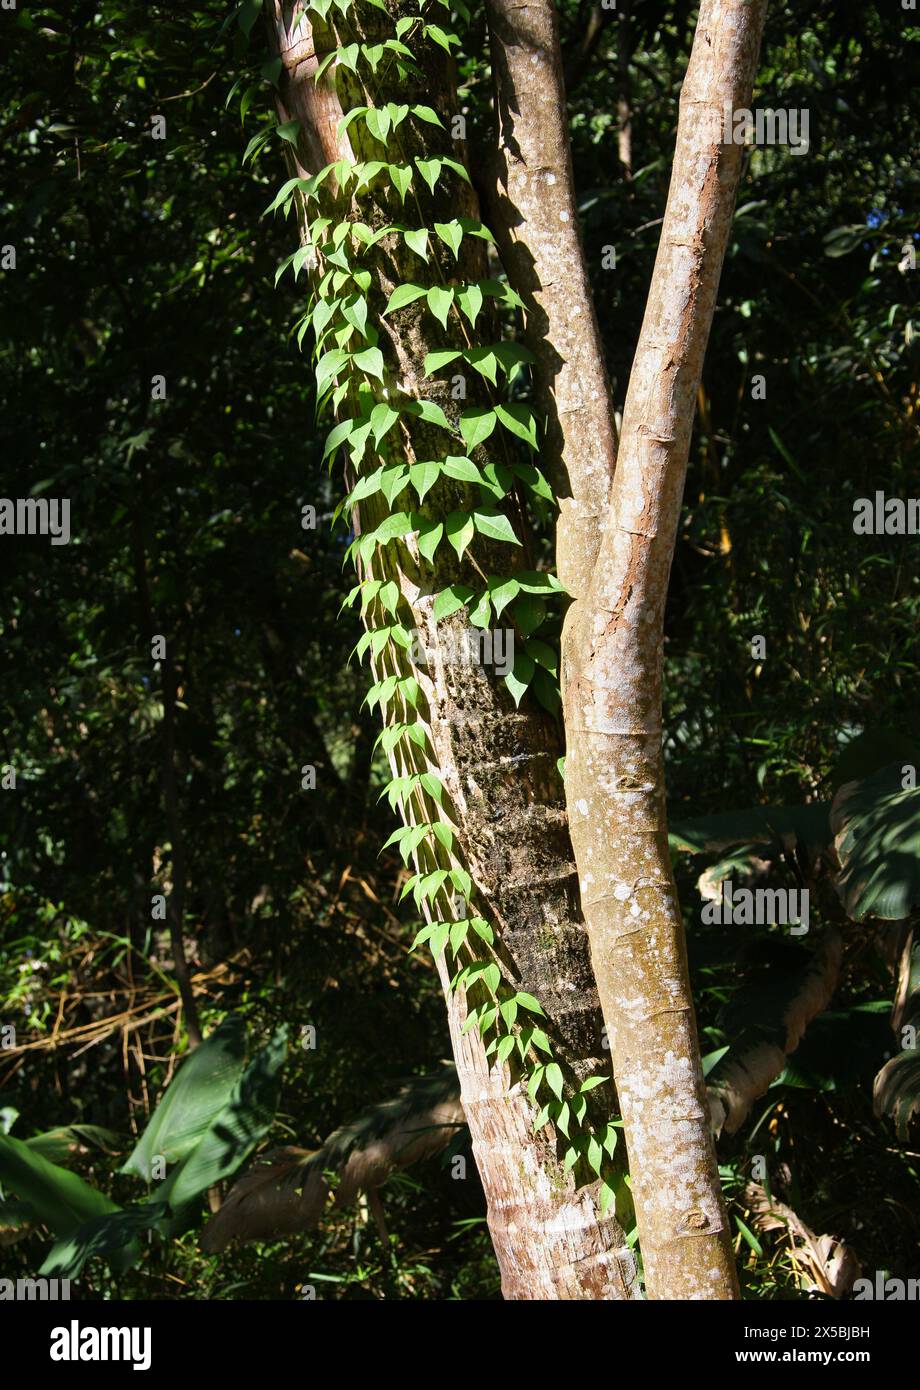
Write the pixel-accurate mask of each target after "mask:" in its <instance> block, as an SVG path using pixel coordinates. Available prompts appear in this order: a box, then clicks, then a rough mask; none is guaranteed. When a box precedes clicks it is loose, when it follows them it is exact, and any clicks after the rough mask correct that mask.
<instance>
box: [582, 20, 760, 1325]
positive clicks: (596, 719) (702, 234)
mask: <svg viewBox="0 0 920 1390" xmlns="http://www.w3.org/2000/svg"><path fill="white" fill-rule="evenodd" d="M765 9H766V0H703V3H702V5H701V8H700V15H699V20H698V23H697V30H696V36H695V39H694V44H693V51H692V54H691V58H690V63H689V66H688V69H687V75H686V78H685V80H684V85H683V90H682V92H681V98H680V120H679V125H678V132H677V148H676V153H675V157H674V168H673V173H672V178H671V187H670V192H669V195H668V203H667V209H666V212H665V218H664V225H663V227H662V233H661V242H660V245H659V248H658V256H657V259H656V262H655V269H654V272H653V277H652V285H651V290H650V294H649V299H648V304H647V307H646V312H645V318H644V321H643V325H642V331H641V335H640V339H639V345H638V348H637V351H636V357H635V360H634V363H633V367H632V372H631V375H630V381H629V388H628V391H627V398H626V405H625V408H624V413H623V423H622V429H621V432H620V443H619V451H618V455H617V465H616V473H615V476H614V482H613V487H612V490H611V494H610V506H609V514H608V518H607V521H606V524H605V528H604V533H603V537H602V540H601V544H600V548H599V552H598V557H597V561H596V564H595V567H594V575H593V580H592V584H591V588H590V592H589V594H588V595H587V596H586V597H585V598H579V599H577V600H576V602H575V604H574V605H573V607H572V609H571V610H570V613H569V615H568V620H567V624H566V630H565V633H564V638H563V682H564V700H565V722H566V735H567V759H566V778H565V781H566V799H567V802H568V807H569V826H570V833H571V837H572V843H573V845H574V849H575V858H576V863H577V865H578V873H579V882H580V889H581V901H582V907H583V910H584V914H585V920H586V922H587V925H588V932H589V936H590V939H591V956H592V961H593V965H594V973H595V977H596V980H597V986H598V991H599V994H600V999H601V1006H602V1008H603V1011H604V1017H605V1019H606V1022H607V1027H608V1030H609V1034H610V1041H611V1052H612V1060H613V1069H614V1075H615V1078H616V1084H617V1091H618V1094H619V1098H620V1107H621V1112H622V1116H623V1122H624V1132H625V1137H626V1144H627V1149H628V1153H629V1163H630V1172H631V1175H632V1189H633V1195H634V1198H635V1202H636V1218H637V1222H638V1226H639V1238H640V1244H641V1248H642V1252H643V1259H644V1265H645V1277H646V1285H647V1289H648V1293H649V1296H650V1297H652V1298H697V1299H711V1298H732V1297H735V1296H737V1278H736V1273H735V1267H734V1261H733V1258H732V1248H731V1239H730V1234H729V1230H728V1227H727V1218H726V1213H725V1208H724V1204H723V1201H722V1193H721V1188H720V1183H719V1175H718V1168H717V1165H716V1159H715V1153H714V1148H713V1142H712V1138H711V1133H710V1123H709V1107H708V1104H707V1100H706V1095H705V1090H704V1086H703V1077H702V1071H701V1067H700V1055H699V1045H698V1040H697V1034H696V1024H695V1019H694V1011H693V1001H692V997H691V994H690V987H689V980H688V973H687V959H686V944H685V941H684V932H683V924H682V920H681V912H680V905H679V903H678V900H677V893H676V888H675V885H674V879H673V875H672V871H671V861H670V855H669V851H668V839H667V820H666V810H665V787H664V766H663V758H662V730H661V679H662V647H663V622H664V609H665V598H666V593H667V586H668V577H669V572H670V566H671V559H672V555H673V551H674V545H675V539H676V535H677V526H678V520H679V516H680V507H681V498H682V494H683V487H684V477H685V472H686V464H687V456H688V452H689V446H690V435H691V429H692V424H693V415H694V408H695V400H696V394H697V388H698V386H699V382H700V377H701V373H702V365H703V357H704V354H705V350H706V343H707V340H708V336H709V330H710V327H711V324H712V317H713V311H714V308H715V301H716V293H717V289H718V283H719V277H720V274H721V269H722V263H723V259H724V255H725V249H726V245H727V240H728V235H729V229H730V225H731V219H732V213H733V210H734V204H735V195H736V190H737V183H738V178H739V172H740V169H741V160H742V149H741V148H740V147H738V146H737V145H734V144H731V145H726V144H723V113H724V106H725V103H726V102H730V103H731V104H732V106H733V107H748V106H749V105H750V101H751V94H752V88H753V81H754V77H755V75H756V71H757V61H758V54H759V49H760V40H761V34H762V29H763V21H764V14H765ZM562 524H563V525H565V518H563V523H562Z"/></svg>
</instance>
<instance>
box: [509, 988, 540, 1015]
mask: <svg viewBox="0 0 920 1390" xmlns="http://www.w3.org/2000/svg"><path fill="white" fill-rule="evenodd" d="M514 997H515V999H516V1000H517V1002H518V1003H519V1004H520V1006H521V1008H522V1009H528V1010H529V1011H530V1012H531V1013H532V1014H542V1013H543V1006H542V1005H541V1003H540V1001H539V999H535V998H534V997H533V995H532V994H525V993H524V992H523V991H522V990H518V992H517V994H516V995H515V996H514Z"/></svg>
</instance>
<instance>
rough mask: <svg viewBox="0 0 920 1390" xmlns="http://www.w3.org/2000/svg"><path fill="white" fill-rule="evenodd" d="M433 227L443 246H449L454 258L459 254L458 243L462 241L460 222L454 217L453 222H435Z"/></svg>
mask: <svg viewBox="0 0 920 1390" xmlns="http://www.w3.org/2000/svg"><path fill="white" fill-rule="evenodd" d="M434 229H435V231H436V232H437V234H438V236H439V237H440V238H441V240H442V241H443V242H444V244H445V246H449V247H450V249H451V251H452V252H453V253H454V259H456V258H457V257H458V256H459V255H460V244H461V242H462V241H463V228H462V227H461V226H460V223H459V222H458V221H456V219H455V220H454V221H453V222H436V223H435V224H434Z"/></svg>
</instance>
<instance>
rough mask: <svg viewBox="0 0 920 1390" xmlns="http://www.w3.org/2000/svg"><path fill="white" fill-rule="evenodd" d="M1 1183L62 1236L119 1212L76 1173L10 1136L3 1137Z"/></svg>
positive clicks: (0, 1143) (0, 1140)
mask: <svg viewBox="0 0 920 1390" xmlns="http://www.w3.org/2000/svg"><path fill="white" fill-rule="evenodd" d="M0 1184H2V1185H3V1187H4V1188H5V1189H7V1190H8V1191H9V1192H14V1193H15V1194H16V1196H17V1197H19V1198H20V1199H21V1200H22V1201H24V1202H27V1203H28V1205H29V1206H30V1207H31V1208H32V1210H33V1212H34V1213H35V1216H36V1219H37V1220H38V1221H40V1222H41V1224H42V1225H43V1226H47V1227H48V1228H49V1229H50V1230H52V1231H53V1232H54V1233H55V1235H58V1236H66V1235H70V1234H71V1232H72V1231H75V1230H76V1229H77V1228H78V1227H79V1226H81V1225H82V1224H83V1222H84V1221H88V1220H89V1219H90V1218H91V1217H94V1216H102V1215H104V1214H105V1213H107V1212H113V1211H118V1210H119V1207H118V1205H117V1203H116V1202H113V1201H111V1199H110V1198H108V1197H106V1195H105V1194H104V1193H102V1192H97V1191H96V1189H95V1188H94V1187H90V1185H89V1183H87V1182H84V1181H83V1179H82V1178H81V1177H79V1176H78V1175H77V1174H76V1173H71V1172H70V1171H69V1170H68V1169H67V1168H61V1167H59V1166H58V1165H57V1164H56V1163H51V1162H49V1161H48V1159H47V1158H44V1157H43V1156H42V1155H41V1154H40V1153H37V1152H36V1151H35V1150H34V1149H31V1148H29V1146H28V1144H25V1143H23V1142H22V1141H21V1140H19V1139H14V1138H13V1137H12V1135H9V1134H0Z"/></svg>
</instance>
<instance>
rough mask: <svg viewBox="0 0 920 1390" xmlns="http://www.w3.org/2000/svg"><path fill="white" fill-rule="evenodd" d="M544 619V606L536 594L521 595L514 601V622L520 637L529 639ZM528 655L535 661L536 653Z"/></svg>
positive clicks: (542, 663)
mask: <svg viewBox="0 0 920 1390" xmlns="http://www.w3.org/2000/svg"><path fill="white" fill-rule="evenodd" d="M545 617H546V604H545V603H544V602H543V600H542V599H541V598H538V597H537V596H536V594H522V595H521V597H520V598H519V599H517V600H516V601H515V604H514V621H515V623H516V624H517V626H518V629H519V630H520V633H521V636H522V637H529V636H530V634H531V633H532V632H536V630H537V628H538V627H539V626H540V624H541V623H542V622H543V619H544V618H545ZM526 650H528V649H527V648H526V647H525V651H526ZM548 650H550V657H551V659H552V651H551V649H548ZM529 654H530V655H531V656H532V657H534V659H535V660H536V659H537V658H536V652H530V653H529ZM540 664H541V665H544V664H545V663H544V662H541V663H540Z"/></svg>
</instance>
